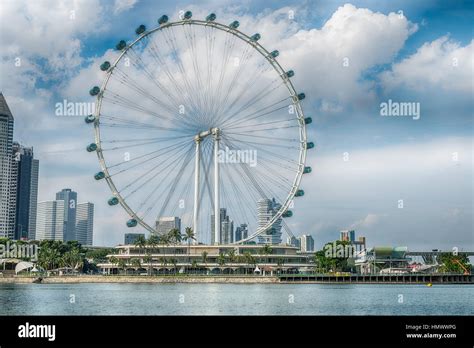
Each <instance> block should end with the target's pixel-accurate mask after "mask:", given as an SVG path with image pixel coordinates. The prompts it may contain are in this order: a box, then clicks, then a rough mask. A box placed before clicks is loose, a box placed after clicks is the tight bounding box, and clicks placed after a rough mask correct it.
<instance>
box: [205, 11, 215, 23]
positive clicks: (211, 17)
mask: <svg viewBox="0 0 474 348" xmlns="http://www.w3.org/2000/svg"><path fill="white" fill-rule="evenodd" d="M215 20H216V15H215V14H214V13H211V14H210V15H208V16H207V17H206V22H213V21H215Z"/></svg>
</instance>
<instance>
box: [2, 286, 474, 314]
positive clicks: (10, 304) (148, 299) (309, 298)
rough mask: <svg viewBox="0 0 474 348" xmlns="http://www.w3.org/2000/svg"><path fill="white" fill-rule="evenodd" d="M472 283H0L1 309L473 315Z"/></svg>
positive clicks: (37, 311) (32, 311) (30, 311)
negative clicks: (428, 284)
mask: <svg viewBox="0 0 474 348" xmlns="http://www.w3.org/2000/svg"><path fill="white" fill-rule="evenodd" d="M472 314H474V285H433V287H427V286H426V285H388V284H379V285H371V284H344V285H337V284H335V285H330V284H137V283H135V284H123V283H122V284H0V315H472Z"/></svg>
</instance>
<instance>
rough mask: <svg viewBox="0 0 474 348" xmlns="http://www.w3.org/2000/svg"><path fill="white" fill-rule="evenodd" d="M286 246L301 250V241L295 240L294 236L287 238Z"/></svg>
mask: <svg viewBox="0 0 474 348" xmlns="http://www.w3.org/2000/svg"><path fill="white" fill-rule="evenodd" d="M286 244H288V245H291V246H294V247H297V248H299V249H301V240H300V239H299V238H296V237H295V236H293V237H288V238H287V239H286Z"/></svg>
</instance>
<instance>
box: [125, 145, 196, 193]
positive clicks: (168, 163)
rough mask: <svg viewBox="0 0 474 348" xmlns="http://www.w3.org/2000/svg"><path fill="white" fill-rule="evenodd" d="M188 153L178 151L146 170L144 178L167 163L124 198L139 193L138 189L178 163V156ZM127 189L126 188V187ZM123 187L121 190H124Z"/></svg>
mask: <svg viewBox="0 0 474 348" xmlns="http://www.w3.org/2000/svg"><path fill="white" fill-rule="evenodd" d="M186 154H187V151H182V152H181V153H178V154H172V155H171V156H169V157H168V158H166V159H165V160H163V161H162V162H160V163H158V164H157V165H155V166H154V167H152V168H151V169H150V170H148V171H147V172H146V174H145V175H143V176H141V177H140V178H144V177H146V175H148V174H151V173H153V172H154V171H155V170H156V169H158V168H160V167H161V166H163V165H165V166H164V167H163V168H160V170H159V171H158V172H156V173H154V174H153V175H152V176H150V177H149V178H148V179H147V180H145V181H144V182H143V183H141V184H140V185H139V186H138V187H136V188H135V189H134V190H133V191H131V192H130V193H128V194H127V195H126V196H125V197H124V198H125V199H126V198H130V197H131V196H132V195H133V194H135V193H137V192H138V190H140V189H142V188H143V187H144V186H145V185H147V184H148V183H150V182H151V180H153V179H156V177H157V176H158V175H159V174H164V173H165V171H166V170H167V169H169V168H170V167H171V166H172V165H173V164H174V165H175V166H176V163H178V162H177V161H176V158H178V157H182V156H185V155H186ZM171 169H173V167H171ZM140 178H139V179H138V180H136V181H134V182H131V183H130V184H129V185H127V187H126V188H127V189H128V188H130V187H131V186H132V185H134V184H136V183H137V182H139V181H140ZM162 183H163V181H161V182H160V183H159V184H158V186H157V187H159V186H160V185H161V184H162ZM124 189H125V188H124ZM124 189H122V190H121V192H122V191H123V190H124Z"/></svg>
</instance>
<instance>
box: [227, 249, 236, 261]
mask: <svg viewBox="0 0 474 348" xmlns="http://www.w3.org/2000/svg"><path fill="white" fill-rule="evenodd" d="M235 256H236V255H235V249H230V250H229V251H228V252H227V257H228V258H229V262H230V263H234V262H235Z"/></svg>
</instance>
